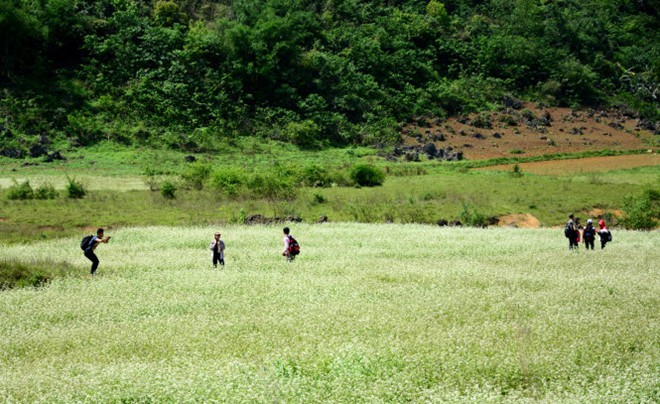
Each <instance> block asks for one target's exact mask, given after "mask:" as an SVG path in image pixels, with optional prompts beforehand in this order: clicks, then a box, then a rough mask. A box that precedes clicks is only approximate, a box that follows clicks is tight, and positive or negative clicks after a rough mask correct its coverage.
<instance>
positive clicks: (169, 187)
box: [160, 181, 177, 199]
mask: <svg viewBox="0 0 660 404" xmlns="http://www.w3.org/2000/svg"><path fill="white" fill-rule="evenodd" d="M176 191H177V188H176V185H174V184H173V183H171V182H170V181H165V182H163V185H161V186H160V194H161V195H162V196H163V198H165V199H174V198H176Z"/></svg>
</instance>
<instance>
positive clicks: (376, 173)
mask: <svg viewBox="0 0 660 404" xmlns="http://www.w3.org/2000/svg"><path fill="white" fill-rule="evenodd" d="M349 175H350V177H351V179H352V180H353V182H355V183H356V184H357V185H359V186H362V187H375V186H379V185H383V182H385V173H384V172H383V170H381V169H380V168H377V167H374V166H372V165H368V164H356V165H354V166H353V167H352V168H351V172H350V174H349Z"/></svg>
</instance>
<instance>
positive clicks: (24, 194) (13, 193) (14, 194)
mask: <svg viewBox="0 0 660 404" xmlns="http://www.w3.org/2000/svg"><path fill="white" fill-rule="evenodd" d="M7 199H11V200H26V199H34V191H33V190H32V187H31V186H30V181H25V182H22V183H20V184H19V183H18V182H17V181H16V180H14V185H12V186H11V187H9V190H8V191H7Z"/></svg>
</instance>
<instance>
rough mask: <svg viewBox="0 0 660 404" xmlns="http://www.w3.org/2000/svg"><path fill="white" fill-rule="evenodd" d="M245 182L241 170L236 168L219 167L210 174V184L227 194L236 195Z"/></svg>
mask: <svg viewBox="0 0 660 404" xmlns="http://www.w3.org/2000/svg"><path fill="white" fill-rule="evenodd" d="M244 182H245V179H244V175H243V173H242V172H240V171H239V170H236V169H221V170H218V171H215V172H214V173H213V175H212V176H211V186H212V187H213V188H215V189H217V190H219V191H222V192H224V193H225V194H226V195H227V196H236V195H238V191H239V189H240V187H241V185H243V183H244Z"/></svg>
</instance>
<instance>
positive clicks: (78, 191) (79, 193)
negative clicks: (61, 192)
mask: <svg viewBox="0 0 660 404" xmlns="http://www.w3.org/2000/svg"><path fill="white" fill-rule="evenodd" d="M66 179H67V181H68V184H67V185H66V192H67V196H68V197H69V198H71V199H82V198H84V197H85V194H86V191H85V187H84V186H83V185H82V184H81V183H80V182H79V181H76V179H75V178H70V177H69V176H68V175H67V176H66Z"/></svg>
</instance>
